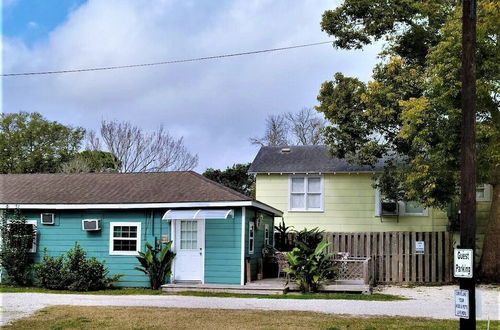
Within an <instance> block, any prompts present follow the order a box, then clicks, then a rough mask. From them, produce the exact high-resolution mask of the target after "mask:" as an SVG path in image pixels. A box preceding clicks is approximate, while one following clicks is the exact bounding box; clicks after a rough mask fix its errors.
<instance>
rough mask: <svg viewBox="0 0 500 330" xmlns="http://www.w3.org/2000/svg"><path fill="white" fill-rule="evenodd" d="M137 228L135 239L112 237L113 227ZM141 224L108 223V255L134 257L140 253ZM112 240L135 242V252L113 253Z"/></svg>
mask: <svg viewBox="0 0 500 330" xmlns="http://www.w3.org/2000/svg"><path fill="white" fill-rule="evenodd" d="M122 226H127V227H133V226H135V227H137V237H133V238H129V237H113V232H114V227H122ZM141 235H142V231H141V223H140V222H110V223H109V254H110V255H121V256H136V255H138V254H139V251H141ZM114 239H119V240H130V241H134V240H135V241H136V242H137V244H136V250H135V251H114V250H113V241H114Z"/></svg>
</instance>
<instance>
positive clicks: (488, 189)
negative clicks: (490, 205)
mask: <svg viewBox="0 0 500 330" xmlns="http://www.w3.org/2000/svg"><path fill="white" fill-rule="evenodd" d="M477 189H484V197H477ZM476 201H478V202H489V201H491V186H490V185H489V184H486V183H481V184H478V185H477V187H476Z"/></svg>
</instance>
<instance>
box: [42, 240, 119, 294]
mask: <svg viewBox="0 0 500 330" xmlns="http://www.w3.org/2000/svg"><path fill="white" fill-rule="evenodd" d="M35 269H36V277H37V280H38V284H39V285H40V286H41V287H43V288H46V289H67V290H71V291H95V290H102V289H106V288H109V287H111V286H113V284H115V283H116V282H117V281H118V280H119V279H120V278H121V277H122V276H123V275H114V276H112V277H108V273H109V271H108V269H107V268H106V267H105V265H104V262H100V261H99V260H97V259H96V258H95V257H92V258H87V253H86V252H85V250H83V249H82V248H81V246H80V245H79V244H78V243H77V242H75V246H74V247H73V248H72V249H71V250H69V251H68V252H67V253H66V256H65V255H61V256H59V257H50V256H47V255H44V257H43V259H42V262H41V263H39V264H37V265H36V266H35Z"/></svg>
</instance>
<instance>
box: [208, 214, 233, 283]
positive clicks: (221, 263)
mask: <svg viewBox="0 0 500 330" xmlns="http://www.w3.org/2000/svg"><path fill="white" fill-rule="evenodd" d="M240 279H241V209H239V210H235V214H234V219H210V220H206V221H205V283H220V284H240Z"/></svg>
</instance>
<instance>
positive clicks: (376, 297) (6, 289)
mask: <svg viewBox="0 0 500 330" xmlns="http://www.w3.org/2000/svg"><path fill="white" fill-rule="evenodd" d="M22 292H25V293H27V292H31V293H58V294H88V295H110V296H128V295H162V294H163V295H178V296H195V297H221V298H257V299H345V300H371V301H396V300H408V299H407V298H404V297H400V296H395V295H389V294H380V293H376V294H371V295H369V294H356V293H308V294H300V293H288V294H285V295H265V294H242V293H226V292H199V291H184V292H178V293H172V294H169V293H162V291H160V290H151V289H143V288H116V289H109V290H101V291H89V292H79V291H68V290H48V289H43V288H37V287H15V286H7V285H0V293H22Z"/></svg>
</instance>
